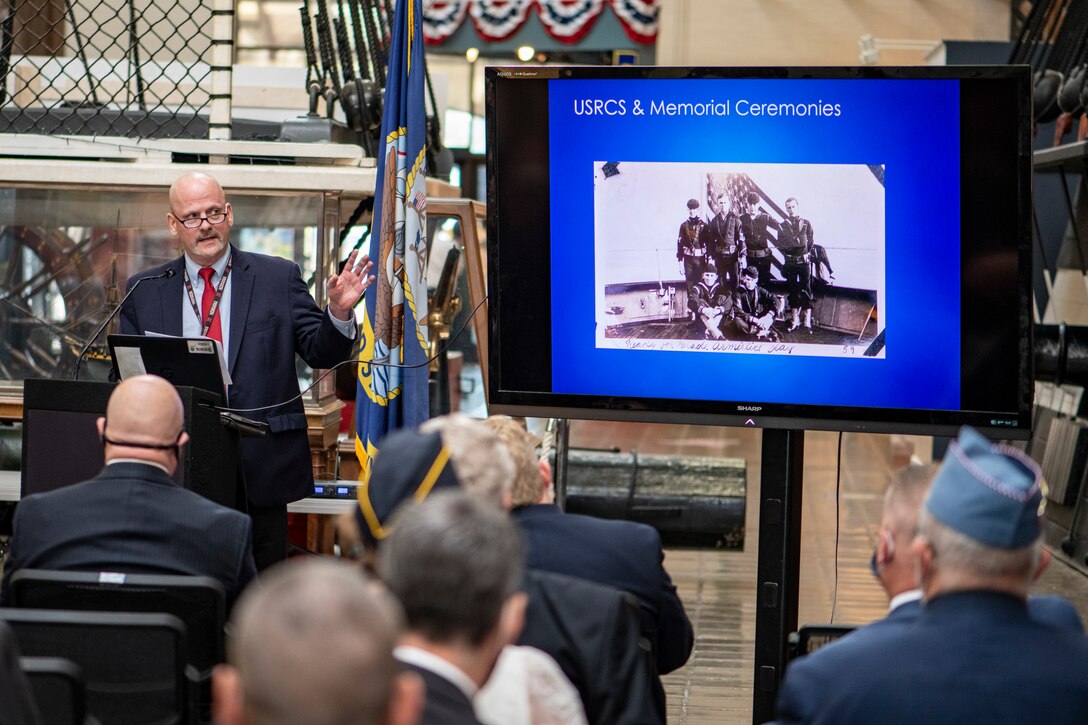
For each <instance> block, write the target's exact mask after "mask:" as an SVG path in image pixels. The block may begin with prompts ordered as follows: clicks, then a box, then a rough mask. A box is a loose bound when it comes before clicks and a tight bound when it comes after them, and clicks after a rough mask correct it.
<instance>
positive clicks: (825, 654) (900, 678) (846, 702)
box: [777, 591, 1088, 725]
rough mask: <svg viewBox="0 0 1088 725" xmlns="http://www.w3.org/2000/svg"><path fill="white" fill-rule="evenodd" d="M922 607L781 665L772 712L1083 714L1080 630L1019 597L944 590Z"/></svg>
mask: <svg viewBox="0 0 1088 725" xmlns="http://www.w3.org/2000/svg"><path fill="white" fill-rule="evenodd" d="M924 609H925V611H924V616H923V617H922V618H920V619H919V620H918V621H917V622H916V623H915V624H914V625H913V626H909V627H903V628H900V627H889V628H888V629H889V631H888V632H887V633H886V635H885V634H883V633H881V631H880V629H881V628H882V627H883V626H885V625H879V624H877V625H871V626H872V627H874V629H873V630H872V631H870V632H868V634H865V630H868V629H869V627H866V628H865V630H859V631H858V632H856V633H854V634H851V635H849V636H848V637H844V638H843V639H842V640H840V641H838V642H836V643H834V644H831V645H828V646H826V647H823V648H821V649H819V650H817V651H816V652H814V653H813V654H811V655H809V656H807V657H804V658H802V659H800V660H797V661H795V662H794V663H793V664H791V665H790V667H789V670H788V671H787V673H786V680H785V682H784V686H783V690H782V692H781V694H780V696H779V700H778V713H777V716H778V719H779V721H780V722H783V723H793V722H804V723H827V724H828V725H831V724H832V723H834V724H836V725H839V724H841V723H904V724H906V723H949V724H951V723H981V722H986V723H998V722H1000V723H1010V724H1012V723H1033V722H1038V723H1048V725H1058V724H1061V723H1068V724H1069V725H1073V724H1074V723H1083V722H1084V718H1085V713H1088V682H1086V681H1085V678H1084V666H1085V663H1088V643H1086V642H1085V640H1084V637H1083V636H1081V635H1076V636H1071V635H1070V633H1069V632H1068V631H1066V630H1063V629H1059V628H1057V627H1053V626H1050V625H1047V624H1040V623H1038V622H1035V621H1032V619H1031V618H1030V617H1029V615H1028V611H1027V607H1025V606H1024V602H1023V601H1022V600H1018V599H1017V598H1016V597H1012V596H1009V595H1006V594H1000V593H997V592H980V591H971V592H958V593H954V594H947V595H943V596H941V597H939V598H937V599H935V600H933V601H932V602H931V603H929V604H927V605H926V606H925V608H924ZM892 629H894V630H896V631H890V630H892ZM855 637H859V639H857V640H855V641H854V642H853V643H851V642H850V640H851V639H853V638H855Z"/></svg>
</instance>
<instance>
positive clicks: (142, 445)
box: [0, 375, 256, 603]
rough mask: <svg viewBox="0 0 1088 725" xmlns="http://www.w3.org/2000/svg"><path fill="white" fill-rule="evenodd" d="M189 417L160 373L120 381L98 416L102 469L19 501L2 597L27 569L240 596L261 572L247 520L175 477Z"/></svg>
mask: <svg viewBox="0 0 1088 725" xmlns="http://www.w3.org/2000/svg"><path fill="white" fill-rule="evenodd" d="M183 421H184V411H183V409H182V405H181V399H180V398H179V397H178V394H177V391H175V390H174V388H173V386H172V385H170V383H168V382H166V381H165V380H163V379H162V378H159V377H155V376H153V375H140V376H137V377H134V378H130V379H128V380H126V381H124V382H123V383H121V384H119V385H118V386H117V387H116V388H115V389H114V391H113V393H112V394H111V395H110V399H109V403H108V405H107V407H106V415H105V417H102V418H99V419H98V433H99V436H100V437H101V439H102V445H103V447H104V452H105V459H106V465H105V467H104V468H103V469H102V471H101V472H100V473H99V474H98V475H97V476H96V477H95V478H92V479H91V480H89V481H84V482H83V483H78V484H74V485H72V486H65V487H63V488H60V489H57V490H55V491H50V492H48V493H40V494H35V495H33V496H28V497H26V498H25V499H23V500H22V501H20V502H19V506H18V507H17V508H16V511H15V520H14V524H13V526H12V537H11V551H10V553H9V554H8V559H7V563H6V564H5V566H4V577H3V586H2V588H0V602H4V603H6V602H7V601H8V587H9V583H10V581H11V576H12V574H14V573H15V572H16V571H18V570H19V569H24V568H33V569H61V570H69V571H113V572H124V573H130V574H181V575H202V576H210V577H214V578H216V579H218V580H219V581H220V582H222V584H223V588H224V589H225V590H226V592H227V596H228V598H230V599H233V598H234V597H235V596H237V594H239V593H240V592H241V590H242V589H243V588H244V587H245V586H246V584H248V583H249V581H250V580H251V579H252V578H253V577H254V575H255V574H256V570H255V567H254V563H253V553H252V548H251V545H250V521H249V517H248V516H246V515H245V514H241V513H239V512H237V511H234V510H232V509H228V508H226V507H224V506H220V505H219V504H217V503H214V502H212V501H209V500H208V499H206V498H204V497H203V496H200V495H198V494H196V493H193V492H192V491H188V490H186V489H184V488H181V487H180V486H179V485H178V484H177V483H175V482H174V480H173V479H172V478H171V475H173V473H174V469H176V468H177V465H178V454H179V449H180V448H181V446H183V445H185V444H186V442H187V441H188V440H189V434H188V433H186V432H185V429H184V426H183Z"/></svg>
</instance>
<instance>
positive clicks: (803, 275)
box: [778, 196, 814, 333]
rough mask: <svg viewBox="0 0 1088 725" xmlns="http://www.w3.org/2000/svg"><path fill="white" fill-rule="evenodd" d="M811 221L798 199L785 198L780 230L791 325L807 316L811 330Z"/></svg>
mask: <svg viewBox="0 0 1088 725" xmlns="http://www.w3.org/2000/svg"><path fill="white" fill-rule="evenodd" d="M813 241H814V239H813V235H812V223H811V222H810V221H809V220H808V219H805V218H804V217H801V216H800V215H798V213H797V199H795V198H793V197H792V196H791V197H790V198H789V199H786V219H785V220H784V221H783V222H782V225H781V227H780V228H779V230H778V247H779V249H781V250H782V257H783V261H782V276H783V277H785V278H786V288H787V290H788V297H787V300H788V302H789V306H790V325H789V328H788V330H789V331H790V332H793V331H794V330H796V329H797V328H798V327H800V326H801V318H802V316H803V317H804V326H805V329H806V331H808V332H809V333H811V332H812V271H811V270H812V262H813V261H814V260H813V259H812V245H813Z"/></svg>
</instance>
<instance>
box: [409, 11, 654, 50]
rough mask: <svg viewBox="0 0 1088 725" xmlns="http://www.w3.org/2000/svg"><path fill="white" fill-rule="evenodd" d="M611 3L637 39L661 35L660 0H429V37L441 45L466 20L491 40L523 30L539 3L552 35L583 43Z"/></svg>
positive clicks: (425, 17) (425, 18)
mask: <svg viewBox="0 0 1088 725" xmlns="http://www.w3.org/2000/svg"><path fill="white" fill-rule="evenodd" d="M607 5H611V6H612V10H613V12H615V13H616V17H617V18H618V19H619V21H620V25H622V26H623V29H624V30H625V31H626V33H627V35H628V37H630V38H631V40H633V41H635V42H636V43H645V44H649V43H653V42H654V40H655V38H656V37H657V16H658V11H659V8H658V3H657V0H423V38H424V40H425V41H426V42H427V43H428V44H429V45H441V44H442V43H443V42H445V41H446V39H448V38H449V37H450V36H451V35H453V34H454V33H455V32H456V31H457V29H458V28H460V27H461V24H462V23H463V22H464V20H465V16H466V15H467V16H470V17H471V18H472V24H473V26H474V27H475V28H476V32H477V33H478V34H479V36H480V37H481V38H483V39H484V40H487V41H489V42H498V41H501V40H506V39H508V38H510V37H511V36H513V35H514V34H515V33H517V31H518V30H520V29H521V26H522V25H524V24H525V21H526V20H527V19H528V17H529V11H530V10H532V9H535V10H536V12H537V15H538V16H539V17H540V22H541V24H542V25H543V26H544V29H545V30H546V31H547V32H548V34H549V35H550V36H552V37H553V38H555V39H556V40H558V41H561V42H563V43H577V42H578V41H579V40H581V39H582V38H583V37H585V35H586V33H588V32H589V31H590V30H591V29H592V27H593V23H594V21H596V19H597V18H598V16H600V14H601V13H602V12H603V11H604V8H605V6H607Z"/></svg>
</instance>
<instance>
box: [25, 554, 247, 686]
mask: <svg viewBox="0 0 1088 725" xmlns="http://www.w3.org/2000/svg"><path fill="white" fill-rule="evenodd" d="M10 601H11V605H12V606H14V607H18V608H20V609H22V608H30V609H67V610H76V611H95V612H145V613H153V612H161V613H165V614H172V615H174V616H175V617H177V618H178V619H180V620H181V621H182V623H184V624H185V631H186V637H187V640H186V641H187V643H188V644H187V646H188V651H187V653H186V662H187V663H188V664H190V665H192V666H193V668H195V669H196V671H197V673H198V676H199V677H200V679H202V680H204V679H207V678H208V677H210V675H211V670H212V668H213V667H214V666H215V665H217V664H219V663H220V662H222V661H223V627H224V623H225V621H226V593H225V592H224V590H223V585H222V584H221V583H220V582H219V580H218V579H213V578H212V577H206V576H172V575H159V574H120V573H115V572H85V571H52V570H46V569H22V570H20V571H17V572H15V573H14V574H13V575H12V577H11V593H10Z"/></svg>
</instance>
